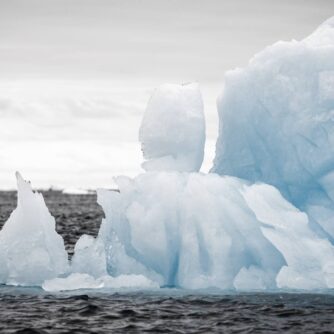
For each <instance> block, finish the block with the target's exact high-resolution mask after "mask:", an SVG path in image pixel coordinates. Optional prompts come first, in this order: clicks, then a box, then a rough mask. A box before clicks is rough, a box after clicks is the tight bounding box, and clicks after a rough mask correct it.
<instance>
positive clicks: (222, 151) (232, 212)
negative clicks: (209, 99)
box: [0, 18, 334, 292]
mask: <svg viewBox="0 0 334 334" xmlns="http://www.w3.org/2000/svg"><path fill="white" fill-rule="evenodd" d="M218 110H219V116H220V132H219V138H218V140H217V146H216V157H215V160H214V166H213V168H212V173H209V174H203V173H200V172H199V170H200V167H201V164H202V160H203V152H204V143H205V120H204V114H203V102H202V98H201V94H200V91H199V88H198V85H197V84H186V85H163V86H161V87H160V88H158V89H157V90H156V91H155V92H154V94H153V96H152V98H151V100H150V101H149V103H148V106H147V109H146V112H145V114H144V118H143V121H142V124H141V127H140V131H139V140H140V142H141V146H142V151H143V156H144V160H145V161H144V163H143V165H142V166H143V168H144V169H145V172H144V173H141V174H139V175H137V176H136V177H133V178H130V177H127V176H118V177H116V178H115V183H116V185H117V187H118V189H117V191H115V190H113V191H112V190H105V189H99V190H98V191H97V195H98V203H99V204H100V205H101V207H102V208H103V210H104V213H105V218H104V219H103V220H102V222H101V227H100V230H99V233H98V235H97V237H96V238H95V237H92V236H88V235H83V236H81V237H80V239H79V240H78V241H77V243H76V245H75V252H74V255H73V257H72V259H71V261H70V262H68V260H67V258H68V256H67V253H66V251H65V248H64V242H63V239H62V238H61V237H60V236H59V235H58V234H57V233H56V231H55V221H54V218H53V217H52V216H51V215H50V213H49V211H48V209H47V207H46V206H45V203H44V200H43V197H42V195H41V194H39V193H35V192H33V191H32V189H31V186H30V184H29V183H27V182H25V181H24V180H23V179H22V177H21V176H20V175H19V174H17V182H18V205H17V208H16V209H15V211H14V212H13V213H12V215H11V216H10V218H9V219H8V221H7V222H6V224H5V226H4V227H3V229H2V230H1V231H0V283H5V284H14V285H38V286H41V287H42V288H43V289H44V290H46V291H54V292H55V291H66V290H75V289H129V288H130V289H156V288H158V287H177V288H182V289H224V290H231V289H232V290H237V291H251V290H256V291H258V290H261V291H263V290H264V291H271V290H275V289H302V290H314V289H333V288H334V222H333V217H334V202H333V201H334V154H333V153H334V148H333V147H334V145H333V144H334V128H333V127H334V125H333V124H334V118H333V115H334V112H333V110H334V18H333V19H330V20H328V21H326V22H325V23H324V24H323V25H321V26H320V27H319V28H318V29H317V30H316V31H315V32H314V33H313V34H312V35H311V36H309V37H307V38H306V39H304V40H302V41H300V42H297V41H292V42H279V43H276V44H274V45H273V46H270V47H268V48H267V49H265V50H264V51H262V52H260V53H259V54H258V55H256V56H255V57H254V58H253V59H252V60H251V61H250V63H249V65H248V66H247V67H246V68H244V69H237V70H234V71H230V72H228V73H227V74H226V78H225V88H224V92H223V94H222V96H221V97H220V99H219V101H218Z"/></svg>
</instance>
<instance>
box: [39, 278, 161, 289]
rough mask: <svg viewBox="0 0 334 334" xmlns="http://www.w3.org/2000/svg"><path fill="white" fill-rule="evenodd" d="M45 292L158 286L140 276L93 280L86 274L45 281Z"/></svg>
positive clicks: (150, 287)
mask: <svg viewBox="0 0 334 334" xmlns="http://www.w3.org/2000/svg"><path fill="white" fill-rule="evenodd" d="M42 288H43V289H44V290H45V291H49V292H56V291H68V290H79V289H141V290H143V289H157V288H159V285H158V284H157V283H155V282H152V281H151V280H149V279H148V278H146V277H145V276H142V275H121V276H118V277H112V276H107V275H106V276H102V277H99V278H94V277H93V276H90V275H88V274H79V273H74V274H71V275H69V276H68V277H65V278H54V279H51V280H46V281H45V282H44V283H43V285H42Z"/></svg>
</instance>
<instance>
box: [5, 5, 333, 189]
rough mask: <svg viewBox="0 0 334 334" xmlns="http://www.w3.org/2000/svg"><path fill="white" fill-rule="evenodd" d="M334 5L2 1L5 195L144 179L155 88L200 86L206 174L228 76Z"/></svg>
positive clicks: (309, 27) (305, 30) (302, 32)
mask: <svg viewBox="0 0 334 334" xmlns="http://www.w3.org/2000/svg"><path fill="white" fill-rule="evenodd" d="M332 15H334V1H333V0H293V1H292V0H279V1H278V0H233V1H227V0H201V1H198V0H131V1H130V0H118V1H116V0H0V124H1V132H0V162H1V164H0V188H14V187H15V180H14V172H15V170H19V171H21V172H22V174H23V176H24V177H25V178H27V179H31V180H32V182H33V185H34V186H36V187H48V186H50V185H55V186H60V187H72V186H73V187H83V188H87V187H89V188H95V187H103V186H105V187H109V186H111V185H112V177H113V176H115V175H119V174H125V175H131V176H132V175H135V174H136V173H138V172H140V170H141V169H140V163H141V152H140V147H139V145H138V143H137V133H138V127H139V125H140V121H141V117H142V114H143V111H144V109H145V105H146V102H147V100H148V98H149V96H150V94H151V92H152V91H153V89H154V87H156V86H159V85H160V84H163V83H165V82H170V83H182V82H189V81H197V82H199V83H200V85H201V88H202V93H203V98H204V103H205V113H206V118H207V133H208V139H207V148H206V158H205V163H204V165H203V170H204V171H206V170H208V168H210V166H211V161H212V159H213V154H214V143H215V140H216V137H217V127H218V123H217V122H218V119H217V111H216V107H215V99H216V97H217V95H218V94H219V93H220V92H221V91H222V87H223V78H224V73H225V72H226V71H227V70H229V69H233V68H235V67H242V66H245V65H246V64H247V61H248V60H249V58H251V57H252V55H253V54H255V53H256V52H258V51H260V50H261V49H263V48H264V47H265V46H267V45H269V44H272V43H274V42H276V41H278V40H291V39H297V40H298V39H302V38H303V37H305V36H307V35H308V34H310V33H311V32H312V31H313V30H314V29H315V28H316V27H317V26H318V25H319V24H320V23H322V22H323V21H324V20H325V19H327V18H329V17H331V16H332Z"/></svg>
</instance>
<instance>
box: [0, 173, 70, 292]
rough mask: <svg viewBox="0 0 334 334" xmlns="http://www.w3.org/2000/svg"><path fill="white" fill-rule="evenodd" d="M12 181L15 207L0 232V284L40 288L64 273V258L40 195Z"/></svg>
mask: <svg viewBox="0 0 334 334" xmlns="http://www.w3.org/2000/svg"><path fill="white" fill-rule="evenodd" d="M16 178H17V187H18V198H17V208H16V209H15V210H14V211H13V212H12V214H11V216H10V217H9V219H8V220H7V222H6V223H5V225H4V226H3V228H2V230H1V231H0V283H5V284H11V285H29V286H33V285H41V283H42V282H43V281H44V280H45V279H51V278H55V277H57V276H59V275H62V274H64V273H66V272H67V271H68V255H67V252H66V251H65V247H64V241H63V239H62V237H61V236H60V235H59V234H58V233H57V232H56V230H55V220H54V218H53V217H52V216H51V214H50V212H49V210H48V209H47V207H46V205H45V202H44V199H43V196H42V194H40V193H37V192H33V191H32V189H31V186H30V184H29V183H28V182H26V181H24V180H23V179H22V177H21V175H20V174H19V173H17V174H16Z"/></svg>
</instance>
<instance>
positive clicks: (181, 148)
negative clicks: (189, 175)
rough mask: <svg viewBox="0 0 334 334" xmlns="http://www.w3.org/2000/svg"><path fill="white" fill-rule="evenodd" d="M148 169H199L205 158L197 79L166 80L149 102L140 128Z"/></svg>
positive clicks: (145, 163)
mask: <svg viewBox="0 0 334 334" xmlns="http://www.w3.org/2000/svg"><path fill="white" fill-rule="evenodd" d="M139 140H140V142H141V147H142V151H143V155H144V158H145V159H146V161H145V162H144V163H143V164H142V167H143V168H144V169H145V170H147V171H159V170H176V171H184V172H194V171H199V169H200V168H201V165H202V162H203V156H204V144H205V120H204V112H203V101H202V96H201V92H200V90H199V87H198V85H197V84H195V83H191V84H184V85H172V84H165V85H162V86H161V87H159V88H158V89H157V90H156V91H155V92H154V94H153V95H152V97H151V99H150V101H149V102H148V105H147V108H146V111H145V114H144V117H143V121H142V124H141V127H140V130H139Z"/></svg>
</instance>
